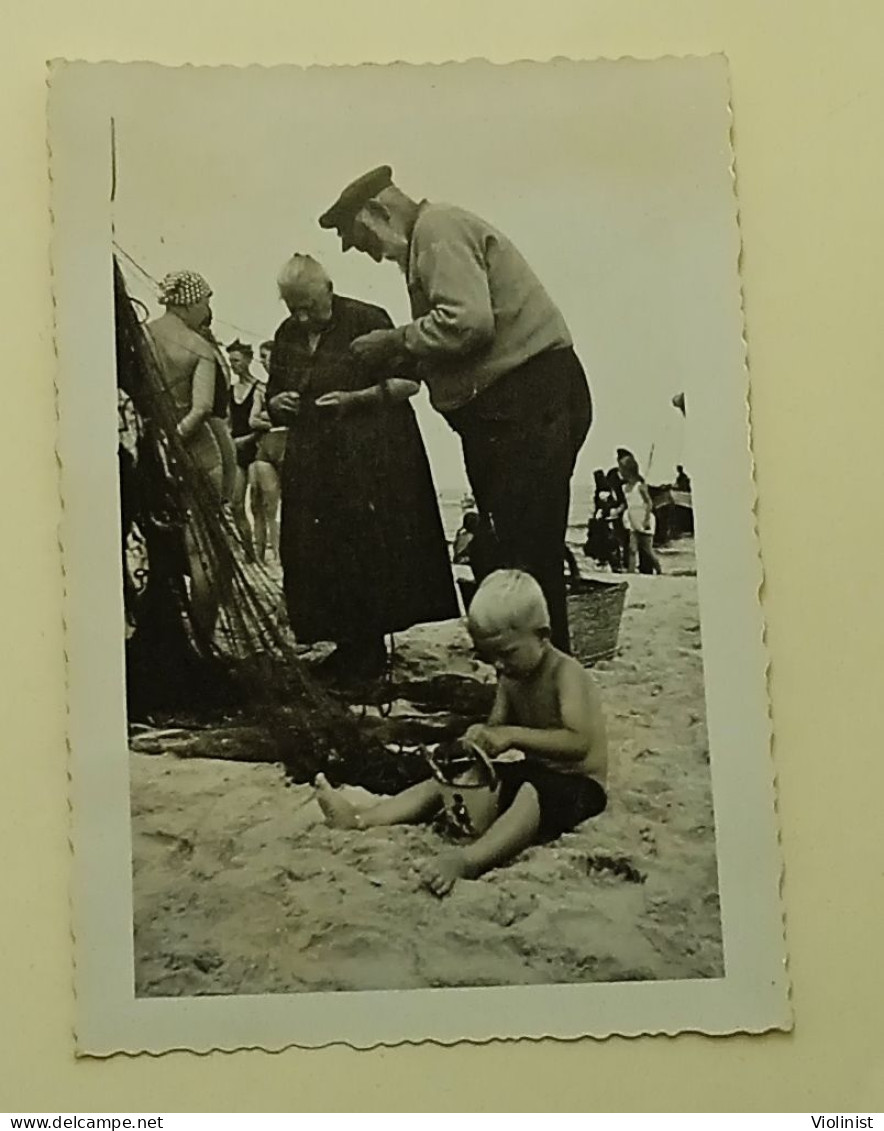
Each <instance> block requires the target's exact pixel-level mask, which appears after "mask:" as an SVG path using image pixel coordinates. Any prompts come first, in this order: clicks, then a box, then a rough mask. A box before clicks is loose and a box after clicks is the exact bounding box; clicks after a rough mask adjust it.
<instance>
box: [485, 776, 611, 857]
mask: <svg viewBox="0 0 884 1131" xmlns="http://www.w3.org/2000/svg"><path fill="white" fill-rule="evenodd" d="M496 769H497V772H498V774H499V775H500V783H501V785H500V802H499V810H498V812H500V813H503V812H504V811H505V810H507V809H509V807H510V806H511V805H512V803H513V801H514V800H515V797H516V794H517V793H518V792H519V790H520V789H521V788H522V786H523V785H526V784H527V785H533V786H534V788H535V789H536V790H537V797H538V800H539V801H540V828H539V830H538V839H539V840H555V839H556V837H558V836H561V835H562V833H566V832H569V831H570V830H571V829H574V828H576V827H577V825H579V824H581V823H582V822H583V821H588V820H589V818H590V817H597V816H598V815H599V813H601V812H602V811H603V810H604V809H605V806H606V805H607V804H608V795H607V794H606V793H605V791H604V789H603V788H602V786H600V785H599V783H598V782H597V781H594V780H593V779H592V778H585V777H583V775H582V774H580V775H578V774H561V773H559V772H558V771H556V770H550V769H548V768H547V767H546V766H541V765H538V764H537V763H536V762H534V761H532V760H530V759H528V758H526V759H524V760H523V761H521V762H502V763H501V762H499V763H497V766H496Z"/></svg>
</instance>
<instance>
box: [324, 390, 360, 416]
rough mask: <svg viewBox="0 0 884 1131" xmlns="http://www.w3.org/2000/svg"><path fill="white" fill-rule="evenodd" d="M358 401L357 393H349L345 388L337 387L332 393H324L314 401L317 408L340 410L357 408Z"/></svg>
mask: <svg viewBox="0 0 884 1131" xmlns="http://www.w3.org/2000/svg"><path fill="white" fill-rule="evenodd" d="M358 403H359V402H358V397H357V396H356V394H355V393H348V392H346V391H345V390H343V389H335V391H334V392H332V393H323V394H322V396H321V397H317V398H316V400H315V402H314V404H315V405H316V407H317V408H322V409H326V410H329V409H337V410H338V411H339V412H346V410H347V409H348V408H355V407H356V405H357V404H358Z"/></svg>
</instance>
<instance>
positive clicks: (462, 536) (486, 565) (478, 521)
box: [452, 511, 500, 609]
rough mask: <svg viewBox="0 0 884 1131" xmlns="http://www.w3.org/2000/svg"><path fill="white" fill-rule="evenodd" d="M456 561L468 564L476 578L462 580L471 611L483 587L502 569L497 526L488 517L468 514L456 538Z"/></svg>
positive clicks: (465, 601)
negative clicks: (478, 589)
mask: <svg viewBox="0 0 884 1131" xmlns="http://www.w3.org/2000/svg"><path fill="white" fill-rule="evenodd" d="M452 561H453V562H454V564H455V565H468V566H469V567H470V573H471V574H472V578H464V577H458V579H457V585H458V588H459V589H460V594H461V598H462V600H463V605H464V609H468V608H469V605H470V602H471V601H472V599H473V597H474V596H475V593H476V589H477V587H478V586H479V584H480V583H481V582H482V581H483V580H484V579H485V578H486V577H487V576H488V574H489V573H492V572H493V571H494V570H495V569H497V568H498V567H499V566H500V546H499V545H498V542H497V538H496V537H495V534H494V526H493V524H492V522H491V519H490V518H489V517H488V515H483V514H480V513H479V511H467V512H466V513H465V514H464V516H463V524H462V526H461V528H460V530H458V532H457V534H456V535H455V539H454V547H453V554H452Z"/></svg>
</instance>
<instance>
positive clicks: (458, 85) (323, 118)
mask: <svg viewBox="0 0 884 1131" xmlns="http://www.w3.org/2000/svg"><path fill="white" fill-rule="evenodd" d="M703 62H704V61H703V60H659V61H654V62H651V63H638V62H635V61H628V60H627V61H620V62H596V63H568V62H564V61H562V62H554V63H547V64H533V63H525V64H511V65H508V66H494V65H492V64H487V63H482V62H475V63H468V64H452V65H444V66H426V67H418V66H408V65H404V64H403V65H401V66H400V65H397V66H394V67H379V66H368V67H361V68H308V69H306V70H301V69H297V68H273V69H261V68H244V69H236V68H219V69H208V68H206V69H195V68H177V69H175V68H169V69H165V68H160V67H153V66H148V65H140V64H138V65H127V66H125V67H120V81H119V82H118V83H116V84H115V85H114V93H113V95H112V96H111V97H110V98H109V99H108V106H107V112H108V118H109V122H110V118H111V117H112V118H113V119H114V133H115V138H116V166H117V184H116V194H115V200H114V203H113V207H112V216H113V224H114V232H115V238H116V241H117V243H118V244H119V245H120V246H121V247H123V248H125V250H126V251H127V252H128V253H129V254H130V255H131V256H132V257H133V258H134V259H135V260H136V261H137V262H138V263H139V264H141V266H142V267H143V268H145V269H146V270H147V272H148V273H149V274H150V275H152V276H153V277H154V278H159V277H161V276H162V275H163V274H165V273H166V272H167V271H170V270H177V269H181V268H190V269H194V270H198V271H200V272H201V273H202V274H203V275H205V276H206V278H207V279H208V280H209V282H210V284H211V286H212V288H213V291H214V298H213V306H214V310H215V330H216V333H217V334H218V336H219V337H220V338H221V340H222V341H230V340H232V339H233V338H235V337H240V338H244V339H245V340H250V341H251V342H252V343H253V344H255V345H257V344H258V343H259V342H260V341H261V340H263V339H264V338H269V337H272V335H273V332H274V331H275V329H276V327H277V325H278V324H279V322H280V321H282V319H283V318H284V317H285V315H286V311H285V309H284V307H283V306H282V304H281V302H280V301H279V298H278V296H277V293H276V286H275V279H276V275H277V272H278V270H279V267H280V266H281V265H282V263H283V262H284V261H285V259H286V258H287V257H288V256H289V255H290V254H291V253H293V252H295V251H301V252H308V253H310V254H312V255H314V256H316V258H317V259H319V260H320V261H321V262H322V263H323V265H324V266H325V268H326V270H327V271H328V272H329V274H330V276H331V278H332V280H333V282H334V284H335V288H336V290H337V291H338V292H339V293H340V294H346V295H351V296H353V297H356V298H361V299H364V300H366V301H369V302H374V303H378V304H379V305H381V306H383V307H385V308H386V309H387V310H388V312H389V313H390V315H391V317H392V318H393V320H394V321H395V322H396V323H401V322H404V321H407V320H408V319H409V309H408V300H407V293H406V289H405V283H404V280H403V278H402V276H401V274H400V272H399V269H398V268H397V267H396V266H394V265H392V264H382V265H378V264H375V263H374V262H372V261H371V260H370V259H368V258H367V257H366V256H363V255H360V254H359V253H358V252H356V251H350V252H348V253H346V254H344V253H342V252H341V251H340V246H339V243H338V241H337V239H336V237H335V235H334V233H329V232H325V231H323V230H322V229H320V228H319V226H318V224H317V222H316V221H317V217H318V216H319V214H320V213H321V212H322V211H324V209H325V208H326V207H327V206H328V204H330V203H331V202H332V200H334V199H335V197H336V196H337V194H338V193H339V191H340V190H341V188H342V187H343V186H344V185H345V184H346V183H347V182H348V181H350V180H351V179H353V178H354V177H355V176H358V175H359V174H361V173H362V172H364V171H366V170H367V169H370V168H372V167H374V166H376V165H379V164H390V165H392V166H393V170H394V175H395V177H396V180H397V183H398V184H399V185H400V187H402V188H403V189H404V190H405V191H406V192H407V193H409V194H410V195H412V196H413V197H415V198H416V199H423V198H429V199H431V200H434V201H447V202H449V203H453V204H457V205H459V206H461V207H464V208H467V209H470V210H471V211H473V212H476V213H478V214H479V215H481V216H483V217H484V218H485V219H486V220H488V221H489V222H491V223H492V224H493V225H494V226H496V227H497V228H499V229H501V230H502V231H504V232H505V233H506V234H507V235H508V236H509V237H510V238H511V239H512V240H513V241H514V242H515V243H516V245H517V246H518V247H519V248H520V250H521V251H522V252H523V254H524V255H525V256H526V258H527V259H528V261H529V263H531V265H532V267H533V268H534V269H535V271H536V272H537V274H538V275H539V277H540V279H541V281H542V282H543V283H544V285H545V287H546V288H547V290H548V291H549V292H550V294H551V295H552V297H553V298H554V300H555V301H556V302H557V303H558V305H559V306H560V308H561V309H562V311H563V313H564V315H565V318H566V320H567V322H568V324H569V326H570V328H571V332H572V334H573V336H574V340H575V346H576V349H577V352H578V353H579V355H580V357H581V359H582V361H583V364H584V366H585V368H586V370H587V373H588V375H589V381H590V387H591V390H592V395H593V400H594V407H595V419H594V423H593V427H592V429H591V432H590V436H589V439H588V440H587V443H586V445H585V448H584V450H583V452H582V453H581V457H580V460H579V462H578V468H577V472H576V475H575V483H576V484H587V483H589V482H591V479H592V469H593V468H594V467H597V466H605V467H608V466H610V465H611V464H612V463H613V462H614V449H615V448H616V447H618V446H625V447H629V448H631V449H632V450H633V451H634V452H635V453H636V455H637V456H638V458H639V461H640V463H641V464H642V466H643V468H644V469H645V470H646V474H647V475H648V478H649V479H650V480H651V481H652V482H665V481H668V480H669V479H671V477H672V475H673V474H674V466H675V464H676V463H679V462H686V463H688V464H689V457H688V455H687V450H686V437H685V423H684V421H683V420H682V417H681V415H680V414H679V413H678V412H677V410H676V409H674V408H673V407H672V404H671V399H672V396H673V395H674V394H675V393H678V392H679V391H681V390H682V388H683V387H684V374H685V370H686V369H687V368H690V365H691V360H692V354H693V352H694V350H693V348H692V347H693V346H695V344H696V343H695V334H696V330H697V327H696V319H695V317H694V314H693V310H694V307H695V305H697V303H698V297H699V289H700V288H703V287H708V286H709V278H708V273H707V272H706V271H705V267H704V243H705V240H706V237H708V234H709V231H710V225H711V226H718V225H721V224H725V223H730V222H732V221H733V212H734V207H735V205H734V199H733V190H732V187H731V184H730V177H729V173H728V169H729V162H730V150H729V138H728V133H727V128H726V125H725V123H726V113H725V111H726V106H725V105H722V104H720V103H719V104H717V105H706V104H705V101H706V100H705V98H704V97H702V95H703V91H704V90H705V89H706V86H704V84H703V82H699V83H698V82H697V72H696V69H695V68H696V66H702V64H703ZM692 64H693V65H694V69H692ZM708 88H709V91H710V92H712V91H715V90H720V87H719V86H718V85H717V84H708ZM108 136H109V137H110V125H109V130H108ZM109 152H110V146H109ZM122 266H123V267H124V270H125V274H126V278H127V282H128V283H129V286H130V289H131V291H132V293H133V294H134V295H135V296H136V297H139V298H141V299H142V300H144V301H145V302H147V303H148V305H149V307H150V309H151V314H156V313H157V312H158V308H157V306H156V303H155V301H154V294H153V289H152V287H151V285H150V284H149V283H148V282H147V281H146V280H145V279H144V278H143V277H142V276H140V275H139V274H138V273H137V272H136V271H135V270H134V269H133V268H132V267H131V266H130V265H129V264H128V263H127V262H126V261H125V260H123V262H122ZM699 305H702V303H700V304H699ZM415 407H416V409H417V411H418V414H419V419H420V423H421V428H422V431H423V434H424V438H425V442H426V445H427V449H428V452H429V455H430V460H431V464H432V466H433V471H434V475H435V479H436V483H437V487H439V488H440V489H456V488H465V486H466V479H465V476H464V473H463V467H462V461H461V457H460V449H459V444H458V441H457V439H456V437H455V436H454V435H453V433H452V432H451V431H450V429H449V428H448V425H447V424H446V423H445V421H444V420H443V419H442V418H441V417H440V416H439V415H438V414H437V413H435V412H434V411H433V409H432V408H431V407H430V406H429V403H428V401H427V399H426V395H425V393H421V394H420V395H419V396H418V398H416V401H415ZM652 451H653V453H654V455H653V460H652V462H651V464H650V467H648V459H649V456H650V454H651V452H652ZM688 470H690V467H688Z"/></svg>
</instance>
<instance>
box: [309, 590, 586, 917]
mask: <svg viewBox="0 0 884 1131" xmlns="http://www.w3.org/2000/svg"><path fill="white" fill-rule="evenodd" d="M467 626H468V628H469V631H470V635H471V637H472V639H473V645H474V647H475V650H476V653H477V655H478V656H479V657H480V659H483V660H485V661H486V662H487V663H489V664H492V665H493V666H494V668H495V670H496V671H497V678H498V682H497V692H496V696H495V700H494V706H493V707H492V708H491V713H490V715H489V717H488V722H487V723H484V724H477V725H475V726H472V727H470V728H469V730H468V731H467V733H466V735H465V736H464V738H465V739H466V740H467V742H468V743H472V744H475V745H476V746H478V747H479V748H480V749H481V750H483V751H484V752H485V754H486V755H487V756H488V759H489V760H493V759H495V758H496V757H497V756H498V755H501V754H503V753H505V752H506V751H511V750H519V751H521V752H522V753H523V754H524V758H523V759H522V760H521V761H503V762H493V770H492V774H493V775H494V776H495V778H496V780H495V782H494V788H493V790H492V792H491V796H492V798H493V805H492V809H491V811H490V812H489V813H488V815H487V819H485V820H483V821H482V822H481V823H482V824H483V825H485V827H484V829H475V831H477V832H479V833H480V835H478V837H477V839H475V840H473V841H472V843H470V844H467V845H464V846H462V847H457V848H451V849H449V850H447V851H445V852H443V853H441V854H440V855H439V856H438V857H437V858H436V859H435V860H434V861H432V862H431V863H429V864H428V865H427V866H426V867H424V868H423V870H422V871H423V881H424V883H425V885H426V886H427V887H428V888H429V889H430V891H432V892H433V893H434V894H435V895H438V896H443V895H447V894H448V893H449V892H450V891H451V889H452V887H453V886H454V884H455V882H456V881H457V880H458V879H460V878H461V877H466V878H469V879H472V878H475V877H476V876H480V875H482V873H483V872H486V871H488V869H490V868H493V867H495V866H496V865H499V864H505V863H506V862H507V861H509V860H511V859H512V858H513V857H514V856H516V855H517V854H518V853H519V852H521V851H522V850H523V849H524V848H527V847H528V845H530V844H535V843H538V842H540V841H548V840H553V839H555V838H556V837H558V836H560V835H561V834H562V833H563V832H566V831H568V830H569V829H573V828H574V827H575V826H576V825H579V824H580V823H581V822H582V821H585V820H587V819H589V818H590V817H594V816H596V815H597V814H598V813H601V812H602V810H603V809H604V808H605V805H606V804H607V795H606V793H605V778H606V772H607V738H606V735H605V723H604V718H603V716H602V708H601V701H600V697H599V692H598V688H597V687H596V685H595V682H594V681H593V679H592V676H591V675H590V674H589V672H588V671H586V670H585V669H584V668H583V667H581V665H580V664H579V663H578V662H577V660H575V659H574V658H573V656H567V655H565V654H564V653H563V652H560V651H559V650H558V648H554V647H553V645H552V643H551V642H550V627H549V612H548V610H547V606H546V601H545V599H544V596H543V592H542V591H541V589H540V586H539V585H538V584H537V582H536V581H535V580H534V578H533V577H531V576H530V575H529V574H527V573H522V572H521V571H519V570H498V571H496V572H495V573H492V574H490V575H489V576H488V577H486V578H485V580H484V581H483V582H482V584H481V585H480V586H479V589H478V591H477V593H476V596H475V597H474V598H473V601H472V603H471V605H470V610H469V614H468V617H467ZM476 780H477V779H475V778H473V779H471V780H468V779H464V784H463V785H461V786H460V787H458V788H461V789H466V790H469V788H470V785H471V784H475V782H476ZM316 797H317V800H318V802H319V805H320V807H321V809H322V811H323V814H324V815H325V819H326V822H327V823H328V824H330V825H333V826H335V827H337V828H352V829H366V828H372V827H377V826H379V825H398V824H414V823H417V822H422V821H428V820H432V819H433V818H434V817H436V816H438V815H439V813H440V812H441V811H442V809H443V807H445V805H446V803H448V802H450V799H451V788H450V787H449V788H446V786H445V785H443V784H440V782H439V781H436V780H429V781H425V782H420V783H419V784H417V785H414V786H412V787H411V788H410V789H406V790H405V791H404V792H402V793H399V794H397V795H396V796H395V797H391V798H388V799H387V800H384V801H381V802H379V803H377V804H376V805H373V806H371V807H369V808H366V809H358V808H356V807H355V806H353V805H351V804H350V803H349V802H348V801H347V800H346V799H345V798H344V797H342V796H341V795H340V793H338V792H337V790H335V789H333V788H332V787H331V786H330V785H329V783H328V781H326V779H325V777H324V776H323V775H322V774H320V775H319V776H318V777H317V779H316ZM455 797H456V798H457V800H458V801H460V802H461V803H462V801H463V795H462V794H457V793H455Z"/></svg>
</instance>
